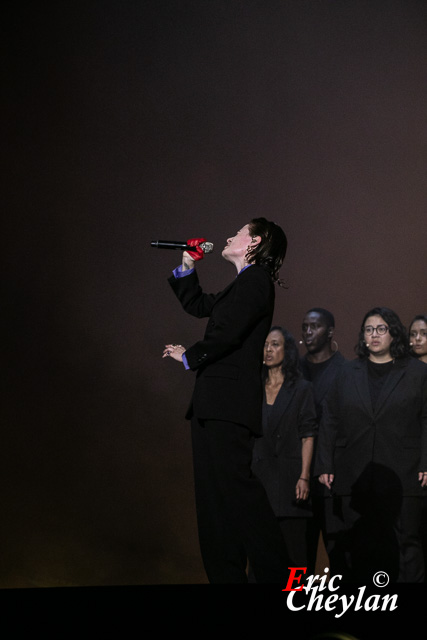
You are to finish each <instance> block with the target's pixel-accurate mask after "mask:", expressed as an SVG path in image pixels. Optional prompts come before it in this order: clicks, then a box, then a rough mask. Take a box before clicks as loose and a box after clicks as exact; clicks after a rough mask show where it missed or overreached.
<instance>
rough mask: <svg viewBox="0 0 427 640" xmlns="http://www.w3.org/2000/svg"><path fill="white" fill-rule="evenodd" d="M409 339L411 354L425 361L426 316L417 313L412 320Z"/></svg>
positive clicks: (426, 350) (426, 360) (426, 358)
mask: <svg viewBox="0 0 427 640" xmlns="http://www.w3.org/2000/svg"><path fill="white" fill-rule="evenodd" d="M409 341H410V342H409V344H410V347H411V353H412V355H413V356H415V357H416V358H418V360H420V361H421V362H425V363H427V316H423V315H418V316H415V318H414V319H413V320H412V322H411V324H410V325H409Z"/></svg>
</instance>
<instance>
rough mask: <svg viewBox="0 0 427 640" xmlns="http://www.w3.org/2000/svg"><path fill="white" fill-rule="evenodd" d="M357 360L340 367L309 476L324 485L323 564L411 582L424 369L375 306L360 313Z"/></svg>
mask: <svg viewBox="0 0 427 640" xmlns="http://www.w3.org/2000/svg"><path fill="white" fill-rule="evenodd" d="M356 353H357V355H358V358H357V359H356V360H354V361H351V362H348V363H346V364H344V365H343V366H342V367H341V370H340V375H339V376H337V377H336V378H335V382H334V385H333V387H332V389H331V391H330V392H329V393H328V395H327V398H326V401H325V404H324V408H323V416H322V422H321V424H320V428H319V438H318V450H317V457H316V464H315V475H317V476H319V480H320V482H321V483H322V484H324V485H325V486H326V487H328V489H329V490H331V491H332V492H333V496H334V498H333V500H334V510H333V513H331V514H330V521H329V522H327V527H328V535H327V541H326V543H327V551H328V554H329V559H330V563H331V571H332V572H333V573H340V574H342V575H343V579H345V580H349V581H355V582H362V583H366V581H367V580H370V579H372V576H373V575H374V573H375V572H376V571H386V572H387V573H388V574H389V578H390V580H392V581H398V582H421V581H422V580H423V555H422V546H421V541H420V514H421V509H422V501H423V500H425V493H424V492H425V487H426V486H427V368H426V367H425V366H424V365H423V364H422V363H420V362H417V361H416V360H415V359H414V358H410V357H409V343H408V338H407V334H406V331H405V328H404V327H403V325H402V323H401V322H400V319H399V317H398V316H397V314H396V313H395V312H394V311H392V310H390V309H388V308H385V307H376V308H374V309H371V310H370V311H369V312H368V313H367V314H366V315H365V317H364V319H363V322H362V326H361V330H360V334H359V341H358V344H357V346H356Z"/></svg>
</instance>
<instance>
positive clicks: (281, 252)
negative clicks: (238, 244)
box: [246, 218, 288, 286]
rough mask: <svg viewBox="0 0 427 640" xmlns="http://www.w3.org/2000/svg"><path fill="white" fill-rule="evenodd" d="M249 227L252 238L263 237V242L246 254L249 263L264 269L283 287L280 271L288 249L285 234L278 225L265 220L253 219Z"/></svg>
mask: <svg viewBox="0 0 427 640" xmlns="http://www.w3.org/2000/svg"><path fill="white" fill-rule="evenodd" d="M248 226H249V233H250V234H251V236H261V242H260V243H259V244H258V245H257V246H256V247H253V249H250V250H249V251H248V253H247V254H246V258H247V260H248V262H253V263H255V264H258V265H260V266H261V267H264V269H265V270H266V271H267V272H268V273H269V275H270V277H271V279H272V280H273V282H277V283H278V284H279V285H281V286H283V282H282V281H281V280H280V279H279V270H280V267H281V266H282V264H283V261H284V259H285V256H286V249H287V247H288V240H287V238H286V235H285V232H284V231H283V229H282V228H281V227H279V225H278V224H276V223H275V222H269V221H268V220H266V219H265V218H253V219H252V220H251V221H250V222H249V225H248Z"/></svg>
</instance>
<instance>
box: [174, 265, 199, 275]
mask: <svg viewBox="0 0 427 640" xmlns="http://www.w3.org/2000/svg"><path fill="white" fill-rule="evenodd" d="M193 271H194V268H193V269H187V271H183V270H182V264H180V265H179V267H177V268H176V269H174V270H173V271H172V273H173V275H174V277H175V278H185V276H189V275H190V273H193Z"/></svg>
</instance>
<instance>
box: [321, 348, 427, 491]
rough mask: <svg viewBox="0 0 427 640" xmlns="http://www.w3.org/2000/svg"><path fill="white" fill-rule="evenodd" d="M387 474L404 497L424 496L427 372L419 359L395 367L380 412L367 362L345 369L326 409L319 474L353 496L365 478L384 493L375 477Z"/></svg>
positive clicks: (350, 364) (381, 398) (353, 363)
mask: <svg viewBox="0 0 427 640" xmlns="http://www.w3.org/2000/svg"><path fill="white" fill-rule="evenodd" d="M384 468H386V469H387V470H388V471H390V472H392V473H393V475H394V476H395V477H396V478H397V479H398V480H399V481H400V483H401V487H402V495H403V496H405V495H406V496H410V495H413V496H416V495H424V494H423V490H422V489H421V487H420V486H419V482H418V472H419V471H427V367H426V366H425V364H423V363H421V362H418V361H417V360H415V359H414V358H404V359H398V360H396V361H395V363H394V366H393V369H392V371H391V372H390V374H389V375H388V377H387V379H386V381H385V383H384V386H383V388H382V390H381V393H380V396H379V398H378V400H377V403H376V409H375V411H373V409H372V403H371V397H370V391H369V381H368V371H367V362H366V361H363V360H359V359H358V360H353V361H351V362H347V363H345V364H344V365H343V366H342V367H341V370H340V375H339V376H337V377H336V378H335V382H334V385H333V387H332V389H331V391H330V392H329V393H328V395H327V397H326V401H325V404H324V409H323V417H322V422H321V424H320V428H319V438H318V448H317V457H316V464H315V474H316V475H320V474H322V473H333V474H335V480H334V484H333V489H334V492H335V493H336V494H338V495H351V493H352V487H354V486H359V485H360V484H361V478H362V477H363V478H364V481H363V482H364V483H365V485H366V486H367V485H368V484H369V481H370V482H371V485H372V483H373V485H372V486H375V488H376V489H379V490H382V489H383V487H379V486H376V485H375V481H376V479H375V477H374V475H373V474H375V469H384ZM367 469H369V470H370V471H369V473H370V474H371V477H370V478H368V474H367ZM378 477H379V476H378ZM383 477H385V475H384V474H383ZM377 479H378V478H377ZM358 481H359V482H358ZM356 483H357V485H356Z"/></svg>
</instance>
